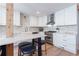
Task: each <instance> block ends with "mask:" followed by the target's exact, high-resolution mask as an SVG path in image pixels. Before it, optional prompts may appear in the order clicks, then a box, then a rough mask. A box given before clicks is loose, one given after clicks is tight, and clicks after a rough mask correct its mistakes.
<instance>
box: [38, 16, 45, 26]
mask: <svg viewBox="0 0 79 59" xmlns="http://www.w3.org/2000/svg"><path fill="white" fill-rule="evenodd" d="M46 25H47V16H40V17H38V26H46Z"/></svg>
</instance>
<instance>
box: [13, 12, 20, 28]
mask: <svg viewBox="0 0 79 59" xmlns="http://www.w3.org/2000/svg"><path fill="white" fill-rule="evenodd" d="M13 24H14V25H15V26H21V23H20V12H18V11H14V16H13Z"/></svg>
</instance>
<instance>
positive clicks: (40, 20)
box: [29, 16, 47, 26]
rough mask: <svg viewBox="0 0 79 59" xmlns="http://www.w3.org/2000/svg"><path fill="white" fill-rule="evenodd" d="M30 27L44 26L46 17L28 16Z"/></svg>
mask: <svg viewBox="0 0 79 59" xmlns="http://www.w3.org/2000/svg"><path fill="white" fill-rule="evenodd" d="M29 20H30V26H45V25H46V24H47V16H29Z"/></svg>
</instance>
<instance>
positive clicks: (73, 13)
mask: <svg viewBox="0 0 79 59" xmlns="http://www.w3.org/2000/svg"><path fill="white" fill-rule="evenodd" d="M74 24H77V9H76V5H73V6H70V7H68V8H66V9H65V25H74Z"/></svg>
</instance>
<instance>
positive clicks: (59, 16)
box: [55, 9, 65, 26]
mask: <svg viewBox="0 0 79 59" xmlns="http://www.w3.org/2000/svg"><path fill="white" fill-rule="evenodd" d="M64 13H65V10H64V9H63V10H61V11H58V12H56V13H55V25H56V26H60V25H64V20H65V14H64Z"/></svg>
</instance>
